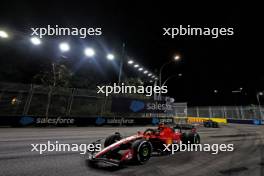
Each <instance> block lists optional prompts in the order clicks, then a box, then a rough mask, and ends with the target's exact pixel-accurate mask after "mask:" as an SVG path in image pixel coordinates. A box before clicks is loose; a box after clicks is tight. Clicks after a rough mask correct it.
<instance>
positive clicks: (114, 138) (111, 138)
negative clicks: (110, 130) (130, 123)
mask: <svg viewBox="0 0 264 176" xmlns="http://www.w3.org/2000/svg"><path fill="white" fill-rule="evenodd" d="M121 139H122V137H121V135H120V133H115V134H113V135H110V136H108V137H107V138H106V139H105V142H104V147H108V146H109V145H111V144H113V143H115V142H117V141H119V140H121Z"/></svg>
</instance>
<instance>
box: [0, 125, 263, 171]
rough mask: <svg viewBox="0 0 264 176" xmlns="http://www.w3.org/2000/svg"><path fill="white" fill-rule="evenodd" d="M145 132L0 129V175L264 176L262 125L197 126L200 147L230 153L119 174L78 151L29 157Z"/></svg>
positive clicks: (166, 160)
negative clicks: (50, 145) (39, 146)
mask: <svg viewBox="0 0 264 176" xmlns="http://www.w3.org/2000/svg"><path fill="white" fill-rule="evenodd" d="M145 128H146V127H121V128H117V127H78V128H72V127H71V128H62V127H61V128H0V175H1V176H9V175H19V176H23V175H25V176H38V175H41V176H44V175H47V176H53V175H55V176H57V175H60V176H68V175H69V176H79V175H85V176H92V175H96V176H100V175H102V176H103V175H104V176H109V175H118V176H121V175H122V176H123V175H126V176H135V175H138V176H148V175H149V176H155V175H166V176H170V175H181V176H182V175H186V176H189V175H191V176H211V175H213V176H218V175H219V176H230V175H234V176H242V175H243V176H244V175H245V176H263V175H264V134H263V132H264V126H254V125H234V124H232V125H231V124H228V125H225V126H221V128H219V129H212V128H210V129H209V128H204V127H199V128H198V131H199V133H200V135H201V140H202V141H201V142H202V143H209V144H213V143H218V144H220V143H224V144H230V143H233V144H234V148H235V150H234V151H233V152H220V153H219V154H217V155H213V154H211V153H210V152H177V153H176V154H174V155H169V156H155V157H152V158H151V159H150V160H149V161H148V162H147V163H146V164H144V165H129V166H126V167H124V168H121V169H112V168H109V167H107V168H101V169H96V168H91V167H89V166H88V165H87V162H86V161H85V157H84V155H80V154H79V153H78V152H49V153H45V154H42V155H40V154H39V153H37V152H31V149H32V147H31V145H30V144H36V143H47V141H48V140H50V141H56V140H57V141H59V142H60V143H70V144H71V143H77V144H81V143H87V144H88V143H91V142H92V141H94V140H95V139H98V138H105V137H106V136H108V135H109V134H111V133H113V132H115V131H117V130H118V131H119V132H121V133H122V134H123V135H131V134H134V133H135V132H136V131H137V130H143V129H145Z"/></svg>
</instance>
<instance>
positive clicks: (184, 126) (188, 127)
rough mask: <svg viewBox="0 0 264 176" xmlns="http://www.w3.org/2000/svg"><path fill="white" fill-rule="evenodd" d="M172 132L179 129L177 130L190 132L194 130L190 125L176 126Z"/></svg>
mask: <svg viewBox="0 0 264 176" xmlns="http://www.w3.org/2000/svg"><path fill="white" fill-rule="evenodd" d="M173 129H174V130H176V129H179V130H192V129H195V127H194V125H191V124H177V125H175V126H174V127H173Z"/></svg>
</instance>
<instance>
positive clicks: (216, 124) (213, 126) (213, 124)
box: [203, 120, 219, 128]
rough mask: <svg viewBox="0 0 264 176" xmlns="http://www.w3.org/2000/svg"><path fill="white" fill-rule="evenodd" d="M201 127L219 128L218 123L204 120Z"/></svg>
mask: <svg viewBox="0 0 264 176" xmlns="http://www.w3.org/2000/svg"><path fill="white" fill-rule="evenodd" d="M203 125H204V127H206V128H219V125H218V123H217V122H215V121H213V120H205V121H203Z"/></svg>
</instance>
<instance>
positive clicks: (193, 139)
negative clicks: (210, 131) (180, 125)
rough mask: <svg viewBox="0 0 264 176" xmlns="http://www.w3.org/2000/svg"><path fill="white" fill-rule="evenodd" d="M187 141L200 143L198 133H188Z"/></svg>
mask: <svg viewBox="0 0 264 176" xmlns="http://www.w3.org/2000/svg"><path fill="white" fill-rule="evenodd" d="M188 141H190V144H200V142H201V140H200V135H199V134H197V133H192V134H190V135H189V139H188Z"/></svg>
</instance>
